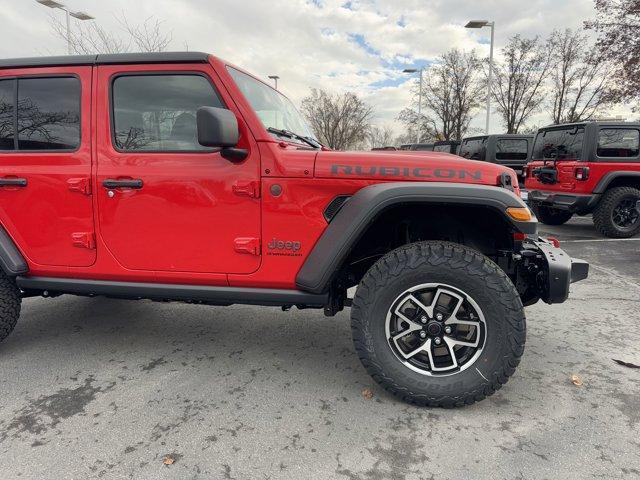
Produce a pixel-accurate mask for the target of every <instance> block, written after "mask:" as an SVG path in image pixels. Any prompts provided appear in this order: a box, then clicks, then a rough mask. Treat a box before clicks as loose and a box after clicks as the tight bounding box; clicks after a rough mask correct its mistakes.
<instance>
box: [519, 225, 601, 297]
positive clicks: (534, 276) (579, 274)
mask: <svg viewBox="0 0 640 480" xmlns="http://www.w3.org/2000/svg"><path fill="white" fill-rule="evenodd" d="M522 247H523V248H522V250H521V251H520V254H519V258H520V263H519V266H518V269H519V273H520V275H519V276H520V278H523V279H524V281H525V282H526V284H527V287H526V291H527V292H528V295H529V296H531V295H535V296H536V297H538V298H540V299H542V300H543V301H544V302H545V303H550V304H551V303H562V302H564V301H565V300H566V299H567V298H568V297H569V287H570V285H571V284H572V283H575V282H579V281H580V280H584V279H585V278H587V276H588V275H589V264H588V263H587V262H585V261H584V260H580V259H578V258H571V257H570V256H569V255H568V254H567V253H566V252H565V251H564V250H562V249H561V248H558V247H556V246H555V245H554V244H553V243H552V242H550V241H548V240H546V239H544V238H541V237H539V238H537V239H535V240H534V239H531V238H529V239H527V240H526V241H525V242H524V243H523V246H522Z"/></svg>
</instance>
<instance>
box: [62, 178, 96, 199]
mask: <svg viewBox="0 0 640 480" xmlns="http://www.w3.org/2000/svg"><path fill="white" fill-rule="evenodd" d="M67 185H69V190H71V191H72V192H78V193H82V194H83V195H91V179H90V178H88V177H82V178H70V179H69V180H67Z"/></svg>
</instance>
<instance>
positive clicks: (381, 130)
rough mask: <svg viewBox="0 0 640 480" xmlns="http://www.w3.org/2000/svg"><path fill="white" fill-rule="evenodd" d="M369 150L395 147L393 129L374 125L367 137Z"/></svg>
mask: <svg viewBox="0 0 640 480" xmlns="http://www.w3.org/2000/svg"><path fill="white" fill-rule="evenodd" d="M367 139H368V144H369V145H368V146H369V148H381V147H389V146H392V145H393V140H394V134H393V129H392V128H391V127H390V126H389V125H384V126H377V125H372V126H371V128H369V134H368V135H367Z"/></svg>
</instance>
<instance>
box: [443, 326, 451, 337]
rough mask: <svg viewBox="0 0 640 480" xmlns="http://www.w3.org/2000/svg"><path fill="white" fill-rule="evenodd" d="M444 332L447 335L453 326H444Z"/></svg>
mask: <svg viewBox="0 0 640 480" xmlns="http://www.w3.org/2000/svg"><path fill="white" fill-rule="evenodd" d="M444 333H446V334H447V335H448V334H450V333H451V327H444Z"/></svg>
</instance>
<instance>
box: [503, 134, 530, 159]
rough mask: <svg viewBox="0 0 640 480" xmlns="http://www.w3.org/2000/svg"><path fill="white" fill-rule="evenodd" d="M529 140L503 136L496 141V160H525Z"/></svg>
mask: <svg viewBox="0 0 640 480" xmlns="http://www.w3.org/2000/svg"><path fill="white" fill-rule="evenodd" d="M528 152H529V142H528V141H527V140H525V139H515V138H514V139H511V138H509V139H507V138H503V139H501V140H498V141H497V142H496V160H526V159H527V153H528Z"/></svg>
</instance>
